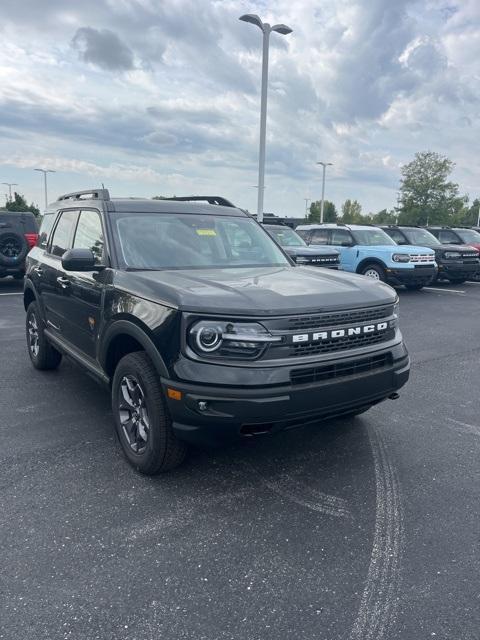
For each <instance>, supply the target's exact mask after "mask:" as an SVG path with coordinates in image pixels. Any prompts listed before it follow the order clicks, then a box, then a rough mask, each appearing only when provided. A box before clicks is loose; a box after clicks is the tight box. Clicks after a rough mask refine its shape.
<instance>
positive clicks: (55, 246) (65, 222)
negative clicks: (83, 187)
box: [50, 211, 78, 257]
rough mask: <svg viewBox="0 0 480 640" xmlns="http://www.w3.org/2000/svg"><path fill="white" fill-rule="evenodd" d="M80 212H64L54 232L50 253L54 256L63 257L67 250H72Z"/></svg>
mask: <svg viewBox="0 0 480 640" xmlns="http://www.w3.org/2000/svg"><path fill="white" fill-rule="evenodd" d="M77 216H78V211H64V212H63V213H62V214H61V216H60V220H59V221H58V224H57V226H56V227H55V231H54V232H53V238H52V244H51V249H50V252H51V253H53V255H54V256H60V257H62V256H63V254H64V253H65V251H66V250H67V249H70V248H71V244H70V243H71V239H72V234H73V229H74V226H75V222H76V220H77Z"/></svg>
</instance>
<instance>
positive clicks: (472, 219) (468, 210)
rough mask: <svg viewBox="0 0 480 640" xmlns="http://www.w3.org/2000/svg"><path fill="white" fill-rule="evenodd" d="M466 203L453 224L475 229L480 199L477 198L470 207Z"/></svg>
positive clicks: (479, 209)
mask: <svg viewBox="0 0 480 640" xmlns="http://www.w3.org/2000/svg"><path fill="white" fill-rule="evenodd" d="M467 204H468V203H465V206H464V208H463V209H462V210H461V211H459V212H458V213H457V214H456V216H455V218H454V220H453V221H452V224H458V225H460V226H466V227H473V226H476V225H477V222H478V215H479V211H480V198H475V200H474V201H473V202H472V204H471V205H470V206H467Z"/></svg>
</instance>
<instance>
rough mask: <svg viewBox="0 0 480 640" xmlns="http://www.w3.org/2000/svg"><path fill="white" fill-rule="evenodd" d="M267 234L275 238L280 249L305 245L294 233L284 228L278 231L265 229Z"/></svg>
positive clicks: (277, 229) (272, 228)
mask: <svg viewBox="0 0 480 640" xmlns="http://www.w3.org/2000/svg"><path fill="white" fill-rule="evenodd" d="M265 229H266V230H267V231H268V233H269V234H270V235H271V236H273V237H274V238H275V240H276V241H277V242H278V244H279V245H280V246H281V247H306V246H307V245H306V243H305V242H304V241H303V240H302V238H301V237H300V236H299V235H298V233H297V232H296V231H294V230H293V229H290V227H285V228H282V229H279V228H278V227H265Z"/></svg>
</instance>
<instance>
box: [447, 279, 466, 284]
mask: <svg viewBox="0 0 480 640" xmlns="http://www.w3.org/2000/svg"><path fill="white" fill-rule="evenodd" d="M466 281H467V279H466V278H450V284H463V283H464V282H466Z"/></svg>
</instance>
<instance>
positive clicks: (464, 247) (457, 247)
mask: <svg viewBox="0 0 480 640" xmlns="http://www.w3.org/2000/svg"><path fill="white" fill-rule="evenodd" d="M473 248H474V247H472V246H470V245H469V244H442V245H438V244H436V245H432V249H434V250H435V253H438V254H442V253H444V252H445V251H456V252H457V253H471V252H472V249H473Z"/></svg>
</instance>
